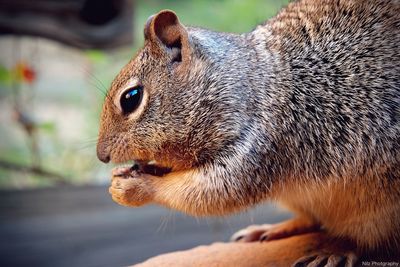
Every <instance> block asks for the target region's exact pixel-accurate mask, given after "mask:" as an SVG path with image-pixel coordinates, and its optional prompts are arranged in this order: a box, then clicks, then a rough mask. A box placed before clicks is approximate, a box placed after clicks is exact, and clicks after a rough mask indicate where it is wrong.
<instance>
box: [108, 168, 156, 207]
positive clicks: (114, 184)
mask: <svg viewBox="0 0 400 267" xmlns="http://www.w3.org/2000/svg"><path fill="white" fill-rule="evenodd" d="M151 179H152V177H151V175H148V174H145V173H141V172H138V171H136V170H132V169H130V168H115V169H114V170H113V171H112V181H111V186H110V188H109V190H108V191H109V192H110V194H111V196H112V199H113V200H114V201H115V202H117V203H118V204H120V205H123V206H128V207H132V206H134V207H137V206H141V205H144V204H146V203H148V202H150V201H152V200H153V190H152V188H151Z"/></svg>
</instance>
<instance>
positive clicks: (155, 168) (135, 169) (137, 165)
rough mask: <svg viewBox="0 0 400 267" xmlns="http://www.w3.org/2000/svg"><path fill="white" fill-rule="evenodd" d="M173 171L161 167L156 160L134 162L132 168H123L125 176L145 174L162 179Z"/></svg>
mask: <svg viewBox="0 0 400 267" xmlns="http://www.w3.org/2000/svg"><path fill="white" fill-rule="evenodd" d="M171 171H172V168H169V167H164V166H160V165H158V164H157V162H155V161H154V160H150V161H148V160H134V163H133V165H132V166H130V167H125V168H123V173H121V174H124V175H129V174H131V173H132V174H133V173H135V174H138V173H145V174H149V175H153V176H159V177H162V176H164V175H166V174H168V173H170V172H171Z"/></svg>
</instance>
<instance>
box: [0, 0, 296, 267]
mask: <svg viewBox="0 0 400 267" xmlns="http://www.w3.org/2000/svg"><path fill="white" fill-rule="evenodd" d="M285 4H287V1H286V0H279V1H276V0H275V1H273V0H249V1H239V0H231V1H227V0H219V1H211V0H208V1H203V0H195V1H185V0H174V1H173V0H169V1H167V0H147V1H145V0H141V1H139V0H138V1H129V0H100V1H99V0H97V1H96V0H65V1H61V0H37V1H29V0H0V217H1V220H0V265H1V266H25V265H28V264H29V265H31V266H121V265H129V264H134V263H137V262H140V261H143V260H145V259H147V258H149V257H151V256H154V255H157V254H160V253H165V252H169V251H174V250H178V249H188V248H191V247H193V246H196V245H200V244H209V243H211V242H214V241H226V240H227V239H228V238H229V236H230V235H231V234H232V233H233V232H234V231H236V230H238V229H239V228H242V227H245V226H246V225H248V224H252V223H266V222H269V223H273V222H277V221H280V220H282V219H284V218H288V217H289V216H290V215H289V214H288V213H285V212H282V211H280V210H278V209H277V208H276V207H274V206H272V205H264V206H261V207H259V208H257V209H254V210H250V211H248V212H246V213H243V214H240V215H236V216H232V217H226V218H204V219H195V218H191V217H187V216H185V215H183V214H180V213H176V212H172V211H169V210H166V209H163V208H161V207H154V206H148V207H143V208H139V209H129V208H124V207H120V206H118V205H117V204H114V203H113V202H112V200H111V198H110V196H109V195H108V192H107V187H108V184H109V173H110V170H111V168H112V166H110V165H104V164H101V163H99V161H98V160H97V157H96V151H95V148H96V138H97V131H98V121H99V113H100V110H101V105H102V102H103V99H104V94H105V92H106V91H107V89H108V87H109V85H110V83H111V81H112V79H113V77H114V76H115V75H116V74H117V73H118V71H119V70H120V69H121V68H122V66H124V64H126V63H127V62H128V61H129V59H130V58H131V57H132V56H133V55H134V54H135V52H136V50H137V49H138V48H139V47H140V46H141V45H142V44H143V25H144V23H145V22H146V20H147V18H148V17H149V16H150V15H152V14H154V13H156V12H158V11H160V10H161V9H172V10H174V11H175V12H176V13H177V14H178V16H179V18H180V20H181V22H182V23H183V24H185V25H192V26H201V27H204V28H211V29H213V30H218V31H229V32H238V33H239V32H245V31H250V30H252V29H253V28H254V27H255V26H256V25H257V24H259V23H261V22H263V21H265V20H266V19H268V18H269V17H271V16H273V15H274V14H276V13H277V11H278V10H279V9H280V8H281V7H282V6H284V5H285Z"/></svg>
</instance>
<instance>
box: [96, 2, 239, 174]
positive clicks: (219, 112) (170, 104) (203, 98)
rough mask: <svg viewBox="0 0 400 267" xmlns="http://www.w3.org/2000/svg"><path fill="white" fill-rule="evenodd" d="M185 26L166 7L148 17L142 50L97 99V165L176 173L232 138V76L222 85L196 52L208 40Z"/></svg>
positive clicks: (214, 67) (215, 69)
mask: <svg viewBox="0 0 400 267" xmlns="http://www.w3.org/2000/svg"><path fill="white" fill-rule="evenodd" d="M190 29H191V28H187V27H185V26H184V25H182V24H181V23H180V22H179V19H178V17H177V16H176V14H175V13H174V12H172V11H168V10H164V11H161V12H159V13H158V14H156V15H153V16H151V17H150V18H149V19H148V21H147V23H146V25H145V28H144V36H145V44H144V47H143V48H142V49H141V50H140V51H139V52H138V53H137V55H136V56H135V57H134V58H133V59H132V60H131V61H130V62H129V63H128V64H127V65H126V66H125V67H124V68H123V69H122V70H121V72H120V73H119V74H118V76H117V77H116V78H115V80H114V81H113V83H112V85H111V88H110V90H109V92H108V94H107V97H106V99H105V103H104V105H103V111H102V115H101V125H100V133H99V140H98V144H97V154H98V157H99V159H100V160H102V161H103V162H108V161H110V160H111V161H113V162H126V161H130V160H136V161H142V162H143V161H144V162H149V161H156V164H158V165H160V166H164V167H168V168H171V169H172V170H182V169H187V168H191V167H194V166H196V165H200V164H203V163H204V162H207V161H208V160H212V159H213V157H214V156H215V155H216V154H218V153H219V151H220V150H221V148H222V147H224V146H227V145H229V143H230V142H231V141H232V140H233V138H235V137H236V136H237V135H238V127H239V126H238V125H239V120H240V119H238V118H237V117H236V119H234V120H232V119H231V118H232V115H233V114H235V113H239V112H241V108H242V107H241V106H240V105H241V104H240V103H242V101H240V99H239V98H240V97H236V98H235V95H234V94H232V92H230V91H229V90H230V89H229V88H230V86H229V84H230V83H235V79H236V77H230V78H229V79H225V80H224V78H223V76H224V70H223V69H221V68H220V67H219V66H218V64H215V62H214V61H213V60H211V59H210V58H212V56H209V55H206V54H205V53H204V50H205V49H206V48H207V46H208V47H210V43H206V44H204V43H202V42H201V40H200V39H201V38H197V37H196V36H194V35H191V34H190V33H189V32H190ZM199 31H201V30H199ZM216 43H217V42H215V41H214V42H213V43H212V44H211V46H213V45H216ZM211 50H213V48H211ZM222 54H223V53H222ZM225 68H226V67H225ZM237 79H239V78H238V77H237ZM238 117H240V115H238Z"/></svg>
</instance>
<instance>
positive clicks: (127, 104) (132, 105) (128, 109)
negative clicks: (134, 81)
mask: <svg viewBox="0 0 400 267" xmlns="http://www.w3.org/2000/svg"><path fill="white" fill-rule="evenodd" d="M142 96H143V87H142V86H136V87H133V88H130V89H128V90H126V91H125V92H123V93H122V95H121V99H120V100H119V101H120V104H121V109H122V113H123V114H124V115H127V114H129V113H132V112H133V111H135V109H137V108H138V106H139V105H140V102H141V101H142Z"/></svg>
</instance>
